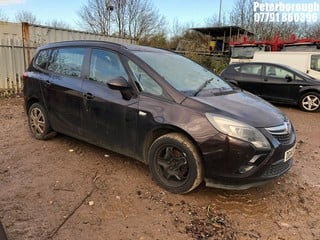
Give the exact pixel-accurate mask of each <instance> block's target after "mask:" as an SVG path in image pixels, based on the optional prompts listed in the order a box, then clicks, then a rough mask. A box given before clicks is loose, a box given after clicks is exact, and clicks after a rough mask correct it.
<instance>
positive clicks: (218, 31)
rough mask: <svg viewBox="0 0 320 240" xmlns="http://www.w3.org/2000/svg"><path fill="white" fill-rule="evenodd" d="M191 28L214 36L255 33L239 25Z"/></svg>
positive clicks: (251, 34)
mask: <svg viewBox="0 0 320 240" xmlns="http://www.w3.org/2000/svg"><path fill="white" fill-rule="evenodd" d="M191 30H195V31H198V32H201V33H203V34H206V35H210V36H213V37H225V36H235V35H244V34H245V35H248V36H253V35H254V34H253V33H252V32H249V31H248V30H246V29H244V28H241V27H238V26H223V27H205V28H191Z"/></svg>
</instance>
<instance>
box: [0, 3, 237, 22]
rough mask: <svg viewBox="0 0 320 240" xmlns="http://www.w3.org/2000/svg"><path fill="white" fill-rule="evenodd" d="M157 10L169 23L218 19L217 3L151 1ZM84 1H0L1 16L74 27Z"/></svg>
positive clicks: (224, 7) (224, 8) (226, 6)
mask: <svg viewBox="0 0 320 240" xmlns="http://www.w3.org/2000/svg"><path fill="white" fill-rule="evenodd" d="M150 1H151V2H153V6H154V7H155V8H156V9H158V11H159V14H160V15H161V16H164V17H165V18H166V19H167V22H168V23H169V24H171V23H172V22H173V21H176V20H178V22H179V23H181V24H183V23H186V24H190V23H192V24H194V25H196V26H197V25H201V26H203V25H204V24H205V23H206V20H207V19H208V18H210V17H212V16H214V15H216V16H218V13H219V4H220V0H150ZM233 1H234V0H229V1H226V0H222V7H221V9H222V11H221V12H222V13H223V12H229V10H230V9H231V8H232V6H233ZM86 3H87V0H77V1H74V0H54V1H48V0H0V9H1V12H2V14H5V15H6V16H7V17H9V21H15V15H16V13H17V12H20V11H22V10H23V11H28V12H31V13H32V14H34V15H35V16H36V17H37V19H39V20H40V21H41V22H42V23H45V22H50V21H52V20H59V21H63V22H66V23H68V24H69V25H71V26H76V22H77V20H78V19H79V18H78V14H77V13H78V12H79V10H80V9H81V7H82V6H83V5H84V4H86Z"/></svg>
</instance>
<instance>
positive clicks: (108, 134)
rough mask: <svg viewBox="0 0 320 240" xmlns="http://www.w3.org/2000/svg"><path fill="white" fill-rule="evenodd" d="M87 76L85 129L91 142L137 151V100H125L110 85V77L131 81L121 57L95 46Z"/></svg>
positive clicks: (84, 109)
mask: <svg viewBox="0 0 320 240" xmlns="http://www.w3.org/2000/svg"><path fill="white" fill-rule="evenodd" d="M87 72H88V76H87V78H86V79H85V80H84V82H83V85H82V92H83V102H82V108H81V115H82V119H83V122H82V130H83V132H84V136H85V137H86V138H87V140H88V141H90V142H93V143H95V144H97V145H99V146H102V147H105V148H108V149H110V150H113V151H116V152H121V153H122V154H125V155H129V156H133V155H134V153H135V150H136V144H135V141H136V131H137V116H138V99H137V97H133V98H131V99H130V100H125V99H123V97H122V95H121V93H120V91H118V90H112V89H110V88H109V87H108V85H107V83H108V81H109V80H111V79H114V78H117V77H120V76H121V77H123V78H124V79H126V80H127V81H128V80H129V77H128V74H127V72H126V70H125V68H124V66H123V64H122V62H121V59H120V56H119V55H118V54H117V53H116V52H113V51H111V50H107V49H92V52H91V57H90V59H89V64H88V69H87Z"/></svg>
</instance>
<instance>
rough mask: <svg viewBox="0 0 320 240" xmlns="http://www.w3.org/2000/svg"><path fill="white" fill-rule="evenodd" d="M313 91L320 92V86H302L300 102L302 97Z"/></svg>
mask: <svg viewBox="0 0 320 240" xmlns="http://www.w3.org/2000/svg"><path fill="white" fill-rule="evenodd" d="M312 92H315V93H318V94H320V88H319V89H318V88H314V87H308V88H302V89H301V90H300V91H299V99H298V102H299V101H300V98H301V97H302V96H303V95H305V94H306V93H312Z"/></svg>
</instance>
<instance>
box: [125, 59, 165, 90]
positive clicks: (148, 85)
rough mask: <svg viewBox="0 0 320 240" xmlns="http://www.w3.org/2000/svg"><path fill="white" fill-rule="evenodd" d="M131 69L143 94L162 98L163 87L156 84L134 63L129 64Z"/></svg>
mask: <svg viewBox="0 0 320 240" xmlns="http://www.w3.org/2000/svg"><path fill="white" fill-rule="evenodd" d="M128 64H129V66H130V69H131V71H132V73H133V75H134V78H135V83H136V85H137V86H138V88H139V90H140V91H142V92H146V93H150V94H152V95H156V96H161V95H162V93H163V91H162V88H161V86H160V85H159V84H158V83H156V82H155V81H154V80H153V78H151V77H150V76H149V75H148V74H147V73H146V72H145V71H143V70H142V69H141V68H140V67H139V66H138V65H137V64H135V63H134V62H132V61H129V62H128Z"/></svg>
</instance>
